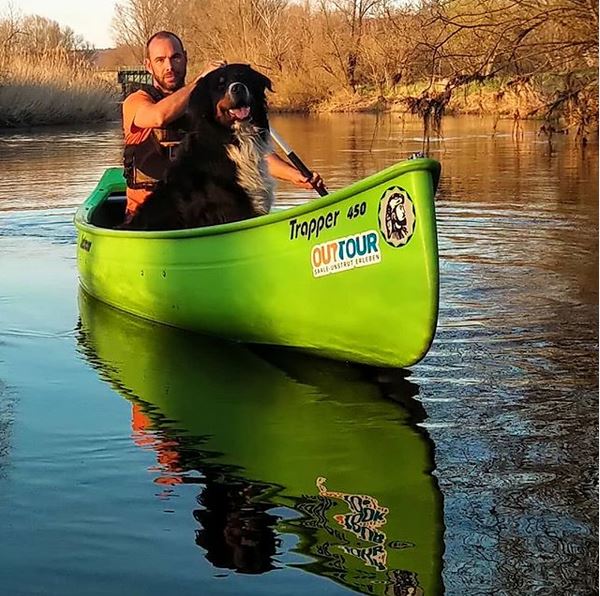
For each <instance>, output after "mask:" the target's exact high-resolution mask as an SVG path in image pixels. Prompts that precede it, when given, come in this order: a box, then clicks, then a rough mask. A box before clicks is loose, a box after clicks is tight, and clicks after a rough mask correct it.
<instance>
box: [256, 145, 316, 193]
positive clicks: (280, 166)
mask: <svg viewBox="0 0 600 596" xmlns="http://www.w3.org/2000/svg"><path fill="white" fill-rule="evenodd" d="M267 165H268V166H269V173H270V174H271V176H273V178H277V179H278V180H285V181H286V182H291V183H292V184H293V185H294V186H297V187H298V188H305V189H307V190H312V189H313V185H312V184H311V182H314V183H315V185H316V187H317V188H322V189H325V183H324V182H323V178H321V175H320V174H319V173H317V172H313V175H312V178H307V177H306V176H303V175H302V174H301V173H300V172H299V170H297V169H296V168H295V167H294V166H293V165H292V164H290V163H288V162H287V161H285V160H284V159H281V157H279V155H277V153H270V154H269V155H267Z"/></svg>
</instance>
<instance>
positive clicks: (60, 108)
mask: <svg viewBox="0 0 600 596" xmlns="http://www.w3.org/2000/svg"><path fill="white" fill-rule="evenodd" d="M0 73H1V74H0V127H4V128H7V127H22V126H36V125H41V124H66V123H70V124H76V123H83V122H97V121H103V120H109V119H112V118H118V115H119V112H118V101H119V90H118V88H117V87H116V86H115V85H111V84H110V83H108V82H107V81H105V80H102V78H101V77H100V76H99V75H98V74H97V73H96V72H95V71H94V69H93V66H92V65H91V63H90V62H89V61H88V60H86V59H85V57H82V56H79V55H77V54H74V53H72V52H68V51H65V50H53V51H50V52H43V53H40V54H32V53H26V52H22V53H17V54H10V55H9V54H2V53H1V52H0Z"/></svg>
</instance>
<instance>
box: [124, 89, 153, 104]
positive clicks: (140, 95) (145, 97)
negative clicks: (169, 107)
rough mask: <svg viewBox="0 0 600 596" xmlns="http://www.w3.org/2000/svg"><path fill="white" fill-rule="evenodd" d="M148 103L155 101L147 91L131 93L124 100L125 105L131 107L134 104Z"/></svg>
mask: <svg viewBox="0 0 600 596" xmlns="http://www.w3.org/2000/svg"><path fill="white" fill-rule="evenodd" d="M147 101H151V102H152V103H154V99H153V98H152V96H151V95H150V93H148V91H146V90H145V89H137V90H136V91H134V92H133V93H130V94H129V95H128V96H127V97H126V98H125V99H124V100H123V104H127V105H130V104H133V103H138V102H147Z"/></svg>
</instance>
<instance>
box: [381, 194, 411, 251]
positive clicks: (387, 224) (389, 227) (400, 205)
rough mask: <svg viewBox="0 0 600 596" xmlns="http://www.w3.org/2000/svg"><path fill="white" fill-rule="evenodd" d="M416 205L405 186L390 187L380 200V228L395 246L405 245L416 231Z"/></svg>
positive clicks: (389, 242)
mask: <svg viewBox="0 0 600 596" xmlns="http://www.w3.org/2000/svg"><path fill="white" fill-rule="evenodd" d="M415 223H416V218H415V207H414V205H413V202H412V201H411V199H410V196H409V195H408V192H406V191H405V190H404V189H403V188H400V187H399V186H393V187H391V188H388V189H387V190H386V191H385V192H384V193H383V196H382V197H381V200H380V201H379V230H380V231H381V235H382V236H383V237H384V239H385V241H386V242H387V243H388V244H389V245H390V246H393V247H394V248H398V247H399V246H404V245H405V244H406V243H407V242H408V241H409V240H410V239H411V238H412V235H413V233H414V231H415Z"/></svg>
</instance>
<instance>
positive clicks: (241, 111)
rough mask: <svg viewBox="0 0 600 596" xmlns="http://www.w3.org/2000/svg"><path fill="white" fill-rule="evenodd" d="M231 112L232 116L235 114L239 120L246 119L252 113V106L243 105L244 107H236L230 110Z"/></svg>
mask: <svg viewBox="0 0 600 596" xmlns="http://www.w3.org/2000/svg"><path fill="white" fill-rule="evenodd" d="M229 112H230V113H231V115H232V116H235V117H236V118H237V119H238V120H244V119H245V118H248V116H249V115H250V108H249V107H247V106H246V107H243V108H235V109H232V110H229Z"/></svg>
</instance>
